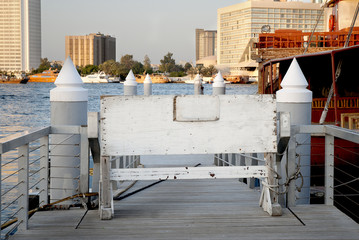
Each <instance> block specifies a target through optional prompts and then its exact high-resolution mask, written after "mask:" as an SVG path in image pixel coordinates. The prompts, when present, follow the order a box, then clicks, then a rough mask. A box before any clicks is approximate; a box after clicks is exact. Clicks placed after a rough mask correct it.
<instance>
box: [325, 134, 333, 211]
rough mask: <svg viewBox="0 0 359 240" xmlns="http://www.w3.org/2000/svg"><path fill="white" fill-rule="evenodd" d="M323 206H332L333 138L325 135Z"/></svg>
mask: <svg viewBox="0 0 359 240" xmlns="http://www.w3.org/2000/svg"><path fill="white" fill-rule="evenodd" d="M325 204H326V205H333V204H334V136H330V135H325Z"/></svg>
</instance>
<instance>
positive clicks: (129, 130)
mask: <svg viewBox="0 0 359 240" xmlns="http://www.w3.org/2000/svg"><path fill="white" fill-rule="evenodd" d="M276 116H277V115H276V101H275V98H274V96H272V95H220V96H203V95H186V96H173V95H166V96H102V97H101V115H100V119H101V123H100V131H101V133H100V134H101V169H100V172H101V179H100V216H101V219H111V218H112V212H113V209H112V204H111V201H112V195H111V184H110V181H111V180H158V179H206V178H207V179H214V178H247V177H256V178H262V179H267V178H268V175H269V171H268V167H267V166H250V167H243V166H242V167H241V166H231V167H214V166H213V167H200V168H187V167H183V168H158V169H147V168H143V169H140V168H138V169H113V170H111V169H110V165H111V164H110V162H109V161H110V156H123V155H170V154H216V153H260V152H262V153H275V152H276V151H277V129H276V119H277V117H276ZM272 159H273V161H274V158H272ZM270 165H273V164H272V163H271V164H270ZM266 182H271V181H266ZM264 189H266V191H267V193H263V194H262V198H261V199H262V205H264V206H263V207H264V208H265V210H266V211H268V212H269V213H270V214H273V209H272V205H271V197H270V192H269V190H268V188H266V187H264ZM263 203H264V204H263Z"/></svg>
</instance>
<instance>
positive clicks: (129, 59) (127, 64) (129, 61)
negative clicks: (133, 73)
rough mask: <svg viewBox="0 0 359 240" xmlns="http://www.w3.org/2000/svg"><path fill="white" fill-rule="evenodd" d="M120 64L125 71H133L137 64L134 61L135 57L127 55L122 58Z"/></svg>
mask: <svg viewBox="0 0 359 240" xmlns="http://www.w3.org/2000/svg"><path fill="white" fill-rule="evenodd" d="M120 64H121V65H123V66H124V68H125V69H128V71H130V69H132V67H133V65H134V64H135V61H134V60H133V55H129V54H126V55H124V56H122V57H121V60H120Z"/></svg>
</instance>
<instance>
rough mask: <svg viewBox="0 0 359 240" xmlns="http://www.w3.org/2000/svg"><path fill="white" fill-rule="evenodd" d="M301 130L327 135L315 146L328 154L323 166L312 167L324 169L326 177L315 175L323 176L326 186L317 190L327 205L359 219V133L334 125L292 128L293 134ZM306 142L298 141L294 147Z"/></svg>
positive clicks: (356, 219) (300, 132)
mask: <svg viewBox="0 0 359 240" xmlns="http://www.w3.org/2000/svg"><path fill="white" fill-rule="evenodd" d="M302 133H310V134H312V135H314V136H317V135H322V136H323V138H324V141H323V143H320V144H318V143H316V146H314V147H315V148H316V149H318V148H322V152H321V153H319V155H320V156H322V154H323V155H324V156H325V157H324V161H323V164H322V165H319V166H318V164H316V165H314V166H312V169H313V167H317V168H318V167H319V168H324V171H323V175H324V176H321V174H320V176H315V177H324V181H323V183H324V189H323V190H322V191H321V189H320V188H317V189H316V191H319V192H322V193H324V202H325V204H327V205H335V206H337V207H338V208H339V209H341V210H342V211H343V212H345V213H346V214H347V215H349V216H350V217H352V218H353V219H354V220H355V221H357V222H359V210H358V206H359V188H358V186H359V185H358V181H359V174H358V169H359V153H358V152H359V151H358V150H359V145H358V144H359V132H357V131H352V130H348V129H345V128H341V127H336V126H331V125H322V126H321V125H308V126H305V125H303V126H294V127H293V128H292V134H293V135H292V136H295V135H297V134H302ZM305 144H306V143H298V142H297V143H296V146H295V148H300V147H302V145H305ZM289 147H291V146H290V145H289ZM292 147H293V146H292ZM312 149H313V146H312ZM320 156H319V157H320ZM314 157H316V158H317V157H318V156H314ZM314 157H313V156H312V158H314ZM313 160H314V159H312V162H313ZM314 170H315V171H316V172H317V170H316V169H314ZM350 206H352V207H350Z"/></svg>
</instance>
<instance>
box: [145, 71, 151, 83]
mask: <svg viewBox="0 0 359 240" xmlns="http://www.w3.org/2000/svg"><path fill="white" fill-rule="evenodd" d="M143 83H152V80H151V77H150V75H149V74H148V73H147V75H146V78H145V81H143Z"/></svg>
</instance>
